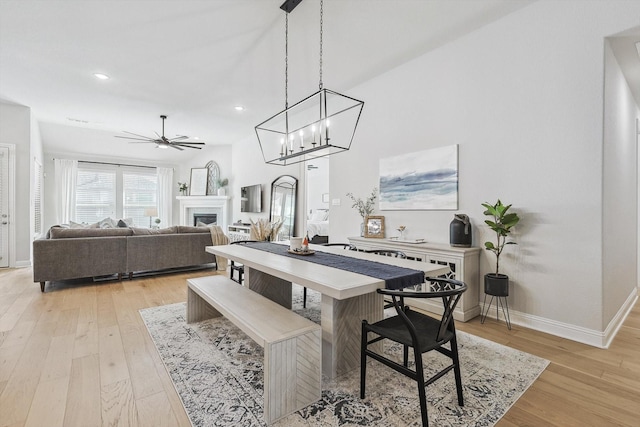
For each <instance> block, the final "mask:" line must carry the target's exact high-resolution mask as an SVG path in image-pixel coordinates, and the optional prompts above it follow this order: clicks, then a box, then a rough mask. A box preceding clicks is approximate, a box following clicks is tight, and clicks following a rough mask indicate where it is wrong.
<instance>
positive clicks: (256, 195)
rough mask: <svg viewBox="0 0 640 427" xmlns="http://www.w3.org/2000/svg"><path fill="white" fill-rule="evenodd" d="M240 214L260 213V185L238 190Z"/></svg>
mask: <svg viewBox="0 0 640 427" xmlns="http://www.w3.org/2000/svg"><path fill="white" fill-rule="evenodd" d="M240 212H255V213H258V212H262V186H261V185H260V184H256V185H249V186H246V187H241V188H240Z"/></svg>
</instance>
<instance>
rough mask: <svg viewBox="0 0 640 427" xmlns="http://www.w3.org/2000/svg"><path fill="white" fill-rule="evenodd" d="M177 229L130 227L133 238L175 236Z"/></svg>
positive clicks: (174, 227)
mask: <svg viewBox="0 0 640 427" xmlns="http://www.w3.org/2000/svg"><path fill="white" fill-rule="evenodd" d="M177 230H178V227H176V226H175V225H174V226H173V227H167V228H139V227H131V231H132V232H133V235H134V236H145V235H150V234H176V232H177Z"/></svg>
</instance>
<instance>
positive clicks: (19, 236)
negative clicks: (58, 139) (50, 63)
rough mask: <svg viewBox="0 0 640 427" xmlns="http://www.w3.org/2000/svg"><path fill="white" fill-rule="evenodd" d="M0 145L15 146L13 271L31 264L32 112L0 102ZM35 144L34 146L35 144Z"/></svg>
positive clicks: (19, 106) (22, 107) (25, 108)
mask: <svg viewBox="0 0 640 427" xmlns="http://www.w3.org/2000/svg"><path fill="white" fill-rule="evenodd" d="M0 142H2V143H5V144H15V146H16V150H15V157H16V169H15V170H16V177H15V183H16V185H15V206H14V209H15V218H12V219H11V224H12V225H13V227H14V229H15V240H16V241H15V254H14V260H15V267H25V266H28V265H30V264H31V236H32V233H31V229H32V228H31V221H30V219H31V185H32V179H31V175H30V171H31V168H32V163H33V162H32V156H31V109H30V108H28V107H24V106H22V105H15V104H7V103H2V102H0ZM34 144H35V145H37V143H35V141H34Z"/></svg>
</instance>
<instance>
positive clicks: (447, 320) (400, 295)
mask: <svg viewBox="0 0 640 427" xmlns="http://www.w3.org/2000/svg"><path fill="white" fill-rule="evenodd" d="M425 282H426V283H428V284H429V285H428V286H429V290H428V291H403V290H391V289H378V293H380V294H383V295H388V296H390V297H391V298H392V299H393V307H395V309H396V312H397V313H398V315H399V316H400V317H401V318H402V319H403V321H404V323H405V324H406V326H407V328H408V329H409V331H410V333H411V335H412V337H413V338H414V341H417V337H415V336H414V335H415V334H416V329H415V327H414V325H413V324H412V323H411V321H410V320H409V318H408V317H407V315H406V314H405V311H406V310H408V309H409V308H408V307H407V306H405V304H404V299H405V298H441V299H442V305H443V307H444V310H443V313H442V317H441V319H440V327H439V328H438V332H437V335H436V337H435V340H436V341H441V340H443V339H444V336H445V334H446V332H447V331H449V332H453V328H454V323H453V322H452V320H453V311H454V310H455V308H456V305H457V304H458V301H460V298H461V297H462V294H463V293H464V292H465V291H466V290H467V284H466V283H463V282H461V281H459V280H453V279H445V278H441V277H427V278H425Z"/></svg>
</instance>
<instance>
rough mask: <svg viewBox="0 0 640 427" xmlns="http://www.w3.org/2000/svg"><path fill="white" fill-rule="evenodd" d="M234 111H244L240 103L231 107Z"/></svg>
mask: <svg viewBox="0 0 640 427" xmlns="http://www.w3.org/2000/svg"><path fill="white" fill-rule="evenodd" d="M233 108H234V109H235V110H236V111H244V107H243V106H242V105H236V106H235V107H233Z"/></svg>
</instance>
